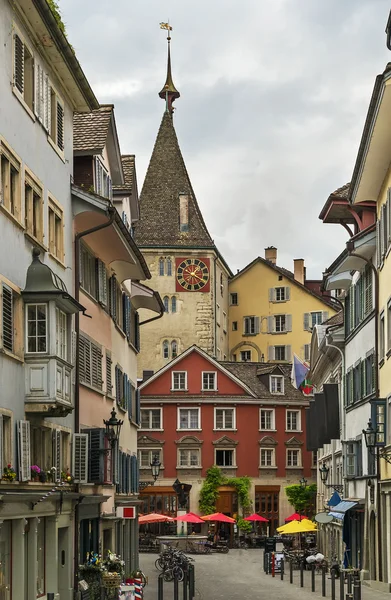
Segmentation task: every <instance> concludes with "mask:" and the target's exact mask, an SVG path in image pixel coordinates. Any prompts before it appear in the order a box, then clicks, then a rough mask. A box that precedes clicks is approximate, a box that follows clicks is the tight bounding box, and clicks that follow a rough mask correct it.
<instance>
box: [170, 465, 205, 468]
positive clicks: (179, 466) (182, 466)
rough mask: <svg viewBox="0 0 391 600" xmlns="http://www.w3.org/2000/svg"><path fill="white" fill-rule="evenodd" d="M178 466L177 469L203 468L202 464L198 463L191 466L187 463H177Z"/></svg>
mask: <svg viewBox="0 0 391 600" xmlns="http://www.w3.org/2000/svg"><path fill="white" fill-rule="evenodd" d="M176 468H177V469H202V466H201V465H197V466H194V465H191V466H188V467H187V466H185V465H177V466H176Z"/></svg>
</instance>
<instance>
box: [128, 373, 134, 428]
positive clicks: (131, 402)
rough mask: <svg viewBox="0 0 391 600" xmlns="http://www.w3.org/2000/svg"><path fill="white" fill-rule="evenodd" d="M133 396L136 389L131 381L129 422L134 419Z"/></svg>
mask: <svg viewBox="0 0 391 600" xmlns="http://www.w3.org/2000/svg"><path fill="white" fill-rule="evenodd" d="M133 394H134V387H133V385H132V383H131V381H129V404H128V417H129V420H131V419H132V417H133Z"/></svg>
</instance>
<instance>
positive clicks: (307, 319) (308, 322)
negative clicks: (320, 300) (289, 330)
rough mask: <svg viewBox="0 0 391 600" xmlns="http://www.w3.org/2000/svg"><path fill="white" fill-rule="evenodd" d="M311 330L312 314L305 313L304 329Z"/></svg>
mask: <svg viewBox="0 0 391 600" xmlns="http://www.w3.org/2000/svg"><path fill="white" fill-rule="evenodd" d="M309 328H310V313H304V329H305V331H308V330H309Z"/></svg>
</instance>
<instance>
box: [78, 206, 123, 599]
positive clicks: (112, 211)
mask: <svg viewBox="0 0 391 600" xmlns="http://www.w3.org/2000/svg"><path fill="white" fill-rule="evenodd" d="M115 211H116V208H114V207H113V206H109V208H108V213H109V217H110V218H109V220H108V221H106V222H105V223H102V224H101V225H96V226H95V227H91V228H90V229H86V230H85V231H80V232H79V233H77V234H76V235H75V299H76V300H77V301H78V302H79V297H80V240H81V238H82V237H85V236H86V235H90V234H91V233H95V232H96V231H100V230H101V229H105V228H106V227H110V225H112V223H113V222H114V217H115ZM75 333H76V357H75V362H76V364H75V433H79V429H80V414H79V409H80V393H79V337H80V314H79V313H78V312H77V313H76V314H75ZM76 492H77V493H80V484H77V487H76ZM78 523H79V503H77V504H76V507H75V534H74V558H73V560H74V563H73V565H74V566H73V583H74V586H73V587H74V589H75V590H77V587H78V577H77V571H78V567H79V525H78Z"/></svg>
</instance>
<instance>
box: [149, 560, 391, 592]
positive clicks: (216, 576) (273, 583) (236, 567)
mask: <svg viewBox="0 0 391 600" xmlns="http://www.w3.org/2000/svg"><path fill="white" fill-rule="evenodd" d="M156 558H157V554H141V555H140V565H141V568H142V570H143V571H144V573H145V574H146V575H147V576H148V581H149V583H148V585H147V586H146V588H145V592H144V600H157V577H158V571H157V570H156V569H155V565H154V563H155V560H156ZM194 558H195V569H196V596H195V597H196V600H215V599H216V600H219V599H222V598H224V599H225V600H252V599H253V598H254V599H256V598H262V599H263V598H264V599H265V600H266V599H267V600H269V599H271V598H275V599H276V600H279V599H280V598H281V599H286V600H297V598H298V596H300V600H310V599H311V598H312V600H314V598H316V599H318V598H321V597H322V593H321V577H320V576H319V575H317V576H316V592H315V593H312V592H311V587H310V586H311V580H310V572H305V573H304V575H305V586H304V588H303V589H301V588H300V584H299V572H298V571H295V572H294V581H293V584H292V585H291V584H290V583H289V573H286V575H285V578H284V581H281V579H280V575H279V574H277V575H276V577H275V578H274V579H273V578H272V577H271V575H266V574H265V573H264V572H263V550H230V551H229V553H228V554H210V555H199V556H194ZM180 589H181V588H180ZM179 597H180V598H182V591H180V596H179ZM389 597H390V596H389V594H385V593H381V592H377V591H375V590H372V589H371V588H369V587H367V586H365V585H363V586H362V600H383V599H384V600H386V598H389ZM326 598H328V599H330V598H331V581H330V579H328V578H327V579H326ZM336 598H337V599H339V581H336ZM164 600H173V584H172V583H165V584H164Z"/></svg>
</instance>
